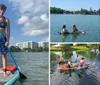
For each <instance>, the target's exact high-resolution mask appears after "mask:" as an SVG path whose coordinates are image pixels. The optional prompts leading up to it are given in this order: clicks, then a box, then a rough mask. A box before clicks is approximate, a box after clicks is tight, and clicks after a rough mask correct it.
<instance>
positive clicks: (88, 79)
mask: <svg viewBox="0 0 100 85" xmlns="http://www.w3.org/2000/svg"><path fill="white" fill-rule="evenodd" d="M54 53H56V52H54ZM57 55H61V52H59V53H58V52H57ZM76 56H77V60H80V59H81V57H82V56H84V57H85V61H86V62H87V63H90V65H89V67H88V69H84V70H74V71H72V70H71V71H69V73H67V74H66V73H60V72H59V71H58V69H57V67H58V66H57V64H56V62H51V65H52V66H51V68H50V69H52V70H51V75H50V78H51V85H100V54H96V53H94V52H90V51H86V52H80V53H76Z"/></svg>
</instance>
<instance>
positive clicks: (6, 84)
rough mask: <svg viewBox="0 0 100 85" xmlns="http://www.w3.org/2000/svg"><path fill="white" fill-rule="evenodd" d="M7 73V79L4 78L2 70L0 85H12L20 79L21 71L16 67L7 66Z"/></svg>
mask: <svg viewBox="0 0 100 85" xmlns="http://www.w3.org/2000/svg"><path fill="white" fill-rule="evenodd" d="M19 69H20V68H19ZM6 73H7V77H4V76H3V70H2V69H0V85H12V84H13V83H14V82H15V81H16V80H17V79H18V78H19V71H18V70H17V69H16V67H15V66H7V72H6Z"/></svg>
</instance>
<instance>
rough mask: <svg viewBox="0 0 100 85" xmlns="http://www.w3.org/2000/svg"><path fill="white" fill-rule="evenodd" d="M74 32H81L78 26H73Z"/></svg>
mask: <svg viewBox="0 0 100 85" xmlns="http://www.w3.org/2000/svg"><path fill="white" fill-rule="evenodd" d="M73 32H75V33H78V32H80V31H79V30H78V29H77V27H76V25H73Z"/></svg>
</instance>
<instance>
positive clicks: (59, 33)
mask: <svg viewBox="0 0 100 85" xmlns="http://www.w3.org/2000/svg"><path fill="white" fill-rule="evenodd" d="M86 33H87V32H86V31H83V32H80V31H79V32H70V33H68V32H65V33H61V32H55V33H54V34H58V35H69V34H86Z"/></svg>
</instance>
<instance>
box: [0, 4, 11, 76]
mask: <svg viewBox="0 0 100 85" xmlns="http://www.w3.org/2000/svg"><path fill="white" fill-rule="evenodd" d="M5 11H6V6H5V5H4V4H0V52H1V56H2V65H3V69H2V70H3V72H4V77H7V74H6V66H7V62H6V54H7V52H8V49H7V46H8V45H9V38H10V21H9V19H8V18H6V17H4V13H5Z"/></svg>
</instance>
